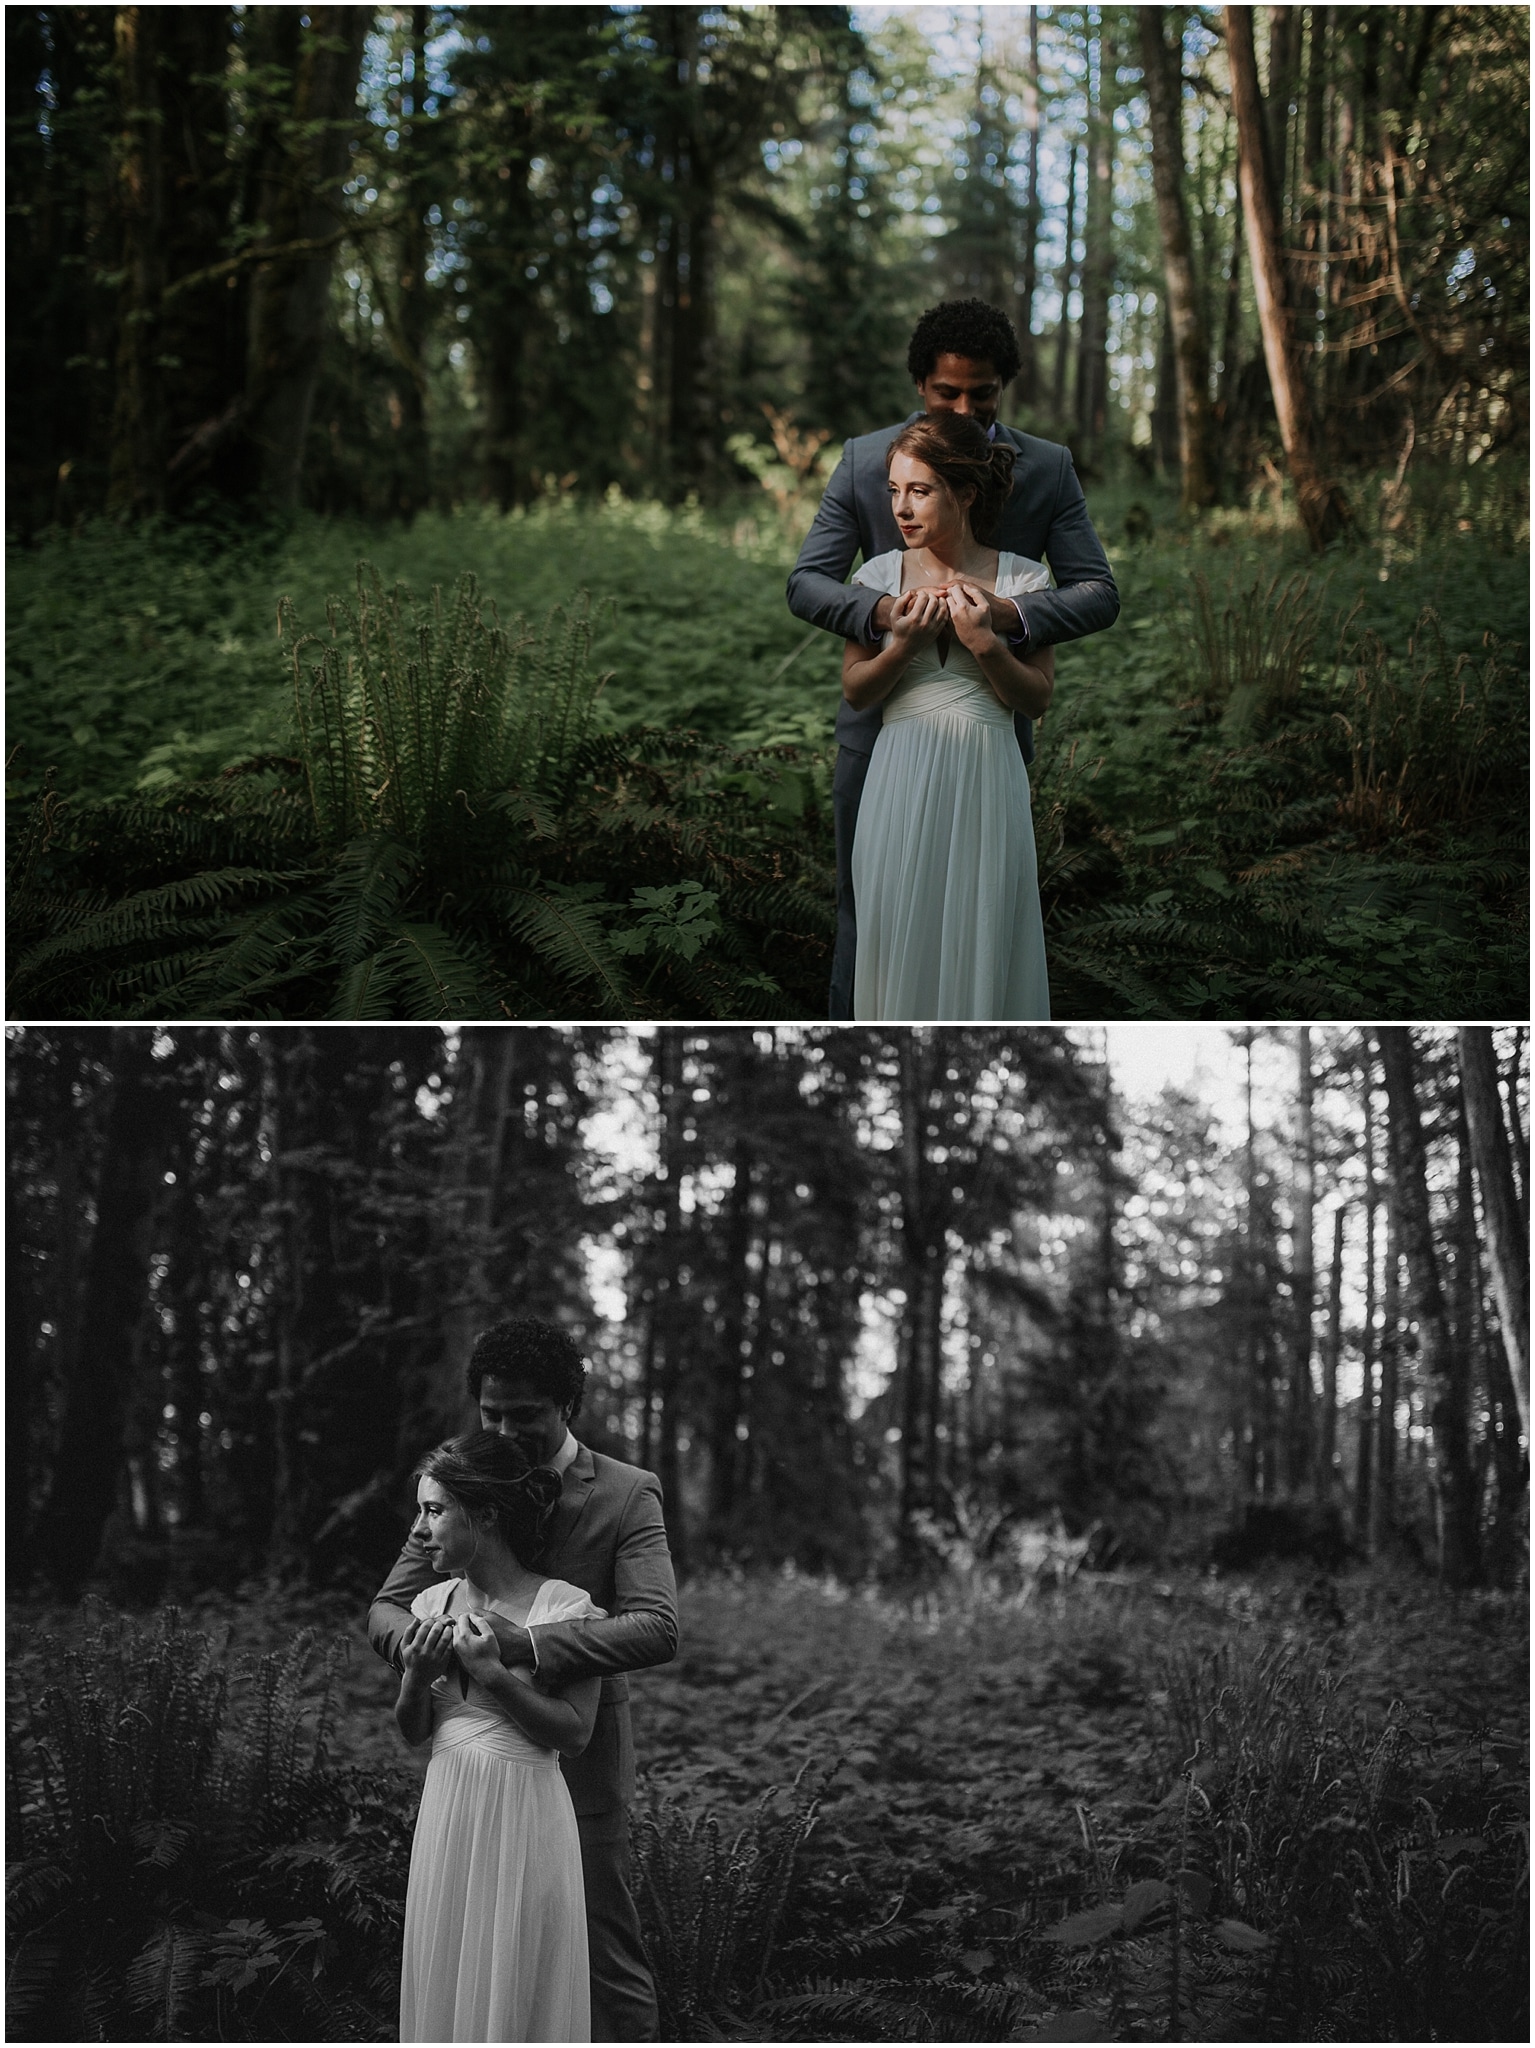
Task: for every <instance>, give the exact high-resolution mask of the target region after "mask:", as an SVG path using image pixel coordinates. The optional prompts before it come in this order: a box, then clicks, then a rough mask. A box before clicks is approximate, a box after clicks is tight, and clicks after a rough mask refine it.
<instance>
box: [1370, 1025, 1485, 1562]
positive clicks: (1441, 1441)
mask: <svg viewBox="0 0 1535 2048" xmlns="http://www.w3.org/2000/svg"><path fill="white" fill-rule="evenodd" d="M1379 1037H1380V1048H1381V1063H1382V1065H1383V1067H1384V1068H1385V1074H1386V1094H1387V1100H1388V1102H1389V1104H1390V1113H1391V1122H1392V1128H1393V1132H1394V1137H1395V1143H1394V1151H1395V1159H1396V1169H1397V1173H1398V1177H1399V1201H1400V1205H1401V1219H1402V1249H1403V1251H1404V1253H1405V1254H1406V1260H1407V1275H1408V1283H1409V1286H1410V1288H1411V1291H1412V1305H1413V1310H1414V1313H1415V1314H1416V1317H1417V1321H1418V1333H1419V1342H1420V1344H1421V1346H1422V1356H1423V1368H1424V1372H1425V1374H1426V1376H1427V1379H1428V1385H1429V1390H1430V1394H1431V1397H1432V1409H1431V1412H1430V1419H1431V1421H1432V1425H1433V1431H1434V1445H1435V1449H1436V1451H1437V1453H1438V1461H1439V1495H1440V1499H1441V1501H1442V1503H1443V1520H1442V1526H1443V1536H1442V1539H1441V1546H1440V1570H1441V1573H1442V1575H1443V1577H1444V1579H1445V1582H1446V1583H1447V1584H1448V1585H1451V1586H1468V1585H1473V1584H1475V1582H1476V1580H1477V1578H1478V1577H1479V1575H1480V1566H1481V1559H1480V1555H1479V1552H1480V1541H1479V1537H1478V1532H1477V1514H1476V1497H1475V1489H1474V1486H1473V1480H1472V1472H1471V1453H1470V1436H1469V1421H1470V1417H1469V1408H1470V1387H1469V1384H1468V1375H1467V1371H1466V1359H1465V1356H1464V1353H1463V1352H1461V1350H1460V1347H1459V1346H1458V1345H1456V1344H1454V1343H1453V1342H1452V1340H1451V1336H1450V1330H1449V1326H1448V1321H1447V1318H1446V1315H1445V1306H1444V1291H1443V1286H1442V1283H1441V1281H1440V1277H1439V1260H1438V1256H1437V1253H1436V1251H1435V1246H1434V1229H1433V1222H1432V1219H1431V1217H1430V1214H1429V1204H1428V1177H1427V1161H1426V1154H1425V1148H1424V1143H1423V1125H1422V1122H1421V1120H1420V1118H1419V1114H1418V1096H1417V1082H1416V1075H1415V1072H1414V1057H1413V1048H1412V1040H1411V1037H1410V1036H1409V1034H1408V1031H1407V1027H1406V1026H1405V1025H1401V1024H1397V1025H1390V1026H1388V1027H1386V1028H1385V1029H1383V1030H1382V1031H1381V1032H1380V1034H1379Z"/></svg>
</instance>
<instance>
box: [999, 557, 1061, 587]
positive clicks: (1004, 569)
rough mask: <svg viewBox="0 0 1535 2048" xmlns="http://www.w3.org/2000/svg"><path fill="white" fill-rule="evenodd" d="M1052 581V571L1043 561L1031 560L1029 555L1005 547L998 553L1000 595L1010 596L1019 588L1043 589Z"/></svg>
mask: <svg viewBox="0 0 1535 2048" xmlns="http://www.w3.org/2000/svg"><path fill="white" fill-rule="evenodd" d="M1049 581H1050V571H1049V570H1048V569H1047V568H1046V567H1045V565H1044V563H1043V562H1035V561H1031V560H1030V558H1029V557H1028V556H1027V555H1014V554H1010V553H1009V552H1008V550H1007V549H1006V548H1003V549H1002V550H1001V551H1000V552H999V553H998V555H997V581H996V589H997V592H998V594H999V596H1002V597H1009V596H1011V595H1012V594H1013V592H1015V591H1019V590H1043V589H1044V588H1045V587H1046V585H1047V584H1048V583H1049Z"/></svg>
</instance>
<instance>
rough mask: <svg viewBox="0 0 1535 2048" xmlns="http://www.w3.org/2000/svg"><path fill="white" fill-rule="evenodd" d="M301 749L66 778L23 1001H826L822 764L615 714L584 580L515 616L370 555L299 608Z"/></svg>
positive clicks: (470, 1005) (42, 816) (37, 835)
mask: <svg viewBox="0 0 1535 2048" xmlns="http://www.w3.org/2000/svg"><path fill="white" fill-rule="evenodd" d="M282 627H283V645H284V651H285V654H286V657H287V661H288V665H289V672H290V678H291V688H292V701H293V742H292V743H293V748H294V752H293V753H292V755H289V756H274V755H264V756H256V757H253V758H251V759H248V760H245V761H242V762H240V763H238V764H237V765H236V766H235V767H234V768H232V769H231V770H230V771H228V772H226V773H225V774H224V775H223V776H221V777H220V778H218V779H217V780H215V781H212V782H202V783H179V782H174V781H172V782H169V783H165V784H160V785H157V786H156V787H154V788H152V789H149V790H146V791H143V792H139V793H136V794H134V795H132V796H128V797H122V798H115V799H110V798H109V799H105V800H102V801H98V802H89V801H85V800H82V799H73V800H71V799H68V798H64V797H58V796H56V795H54V793H53V792H51V791H45V792H44V793H43V794H42V795H40V796H39V797H37V798H36V799H34V801H33V803H32V804H31V806H30V807H29V810H28V812H27V815H26V818H25V821H24V823H23V824H22V825H21V827H20V829H19V830H18V832H17V833H16V835H15V837H14V839H13V846H12V858H11V869H10V878H9V891H8V900H9V915H10V934H11V956H10V983H9V990H8V996H7V1003H8V1014H10V1015H13V1016H37V1015H44V1014H46V1015H50V1016H111V1017H123V1016H128V1017H132V1016H174V1017H185V1016H210V1017H223V1016H245V1017H252V1016H254V1017H291V1016H305V1017H308V1016H325V1017H333V1018H388V1017H394V1016H402V1015H403V1016H407V1017H416V1018H436V1017H520V1018H527V1017H546V1016H571V1015H582V1014H589V1015H594V1016H603V1017H647V1016H664V1015H674V1014H679V1013H682V1014H688V1015H703V1016H718V1017H730V1016H740V1015H766V1014H772V1013H773V1012H774V1011H776V1010H780V1009H783V1008H785V1007H794V1006H795V1005H798V1004H803V1003H805V1002H806V1001H807V1000H808V999H809V997H810V992H811V990H815V991H816V992H817V993H818V992H819V988H820V986H821V983H822V979H823V977H824V974H825V964H826V958H827V944H826V928H827V925H828V922H829V914H828V911H827V907H826V901H825V898H826V895H827V888H826V877H825V874H824V872H823V868H822V863H821V859H820V852H821V849H820V845H819V834H818V830H817V823H818V819H819V816H820V801H819V793H818V789H817V780H816V777H815V775H814V774H813V773H812V772H811V771H810V770H808V769H807V768H805V767H802V766H801V765H800V764H798V762H797V761H796V758H795V755H794V753H793V750H792V749H785V748H780V749H776V750H768V751H763V752H759V753H757V754H755V755H750V756H748V755H741V754H731V753H727V752H726V751H725V750H723V749H721V748H719V747H717V746H713V745H711V744H710V743H709V742H707V741H705V740H703V739H701V738H700V737H699V736H698V735H697V734H696V733H690V732H671V733H666V732H657V731H642V732H634V733H628V734H625V735H623V736H621V737H620V736H616V735H613V734H610V733H605V732H603V731H601V730H600V729H599V726H598V722H597V716H596V707H597V701H598V696H599V692H600V690H601V687H602V683H603V681H604V678H603V677H602V676H601V675H599V674H598V673H597V672H596V671H595V669H594V667H593V665H592V660H591V641H592V633H593V613H592V609H591V606H590V604H589V602H588V601H587V600H586V599H585V598H584V597H579V598H577V599H576V600H575V602H574V603H573V604H572V605H571V606H570V607H569V608H568V609H558V608H557V609H556V610H554V611H552V612H551V613H550V614H549V615H548V617H547V618H546V620H545V621H544V622H543V624H542V626H541V627H538V628H533V627H530V626H529V625H528V624H527V623H526V621H525V620H523V619H522V618H518V619H517V620H515V621H514V622H513V623H512V624H511V625H510V626H509V627H505V628H503V627H502V625H501V623H500V621H499V619H498V618H497V616H496V614H495V612H494V608H493V607H491V606H490V605H488V604H487V603H485V602H484V601H482V599H481V597H480V595H479V592H478V590H477V588H476V586H475V583H474V579H473V578H472V577H470V576H468V575H465V576H464V577H461V578H460V580H459V583H458V585H457V586H456V588H455V590H454V592H453V593H452V594H451V596H445V595H444V593H443V592H442V590H441V589H440V588H437V589H434V591H433V593H432V595H431V598H430V600H428V601H425V602H423V601H420V600H417V599H416V598H414V597H412V596H411V594H410V593H409V592H408V591H406V590H405V589H404V588H403V587H400V586H396V587H395V588H394V589H393V590H386V589H385V588H384V586H383V583H382V581H381V579H380V578H379V577H378V575H377V573H376V572H373V571H369V570H368V569H366V568H360V569H359V570H358V573H357V579H356V596H355V599H354V601H353V602H351V603H343V602H341V601H339V600H336V599H332V600H331V601H330V603H329V604H328V606H327V611H326V631H325V632H323V633H319V632H305V631H303V630H302V629H301V627H300V624H299V621H298V619H297V616H296V614H295V612H294V610H293V608H292V607H291V606H290V605H285V606H284V608H283V612H282Z"/></svg>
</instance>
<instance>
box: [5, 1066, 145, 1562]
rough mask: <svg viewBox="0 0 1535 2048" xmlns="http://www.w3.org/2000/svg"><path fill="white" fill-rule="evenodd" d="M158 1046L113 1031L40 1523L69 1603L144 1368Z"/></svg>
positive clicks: (110, 1488)
mask: <svg viewBox="0 0 1535 2048" xmlns="http://www.w3.org/2000/svg"><path fill="white" fill-rule="evenodd" d="M151 1042H152V1035H151V1033H150V1032H149V1031H148V1030H147V1029H145V1028H142V1027H134V1028H133V1029H131V1030H128V1029H125V1030H123V1031H121V1032H118V1033H116V1034H114V1045H113V1054H112V1067H113V1075H112V1081H113V1086H112V1108H111V1113H110V1116H109V1118H108V1121H107V1130H106V1138H105V1143H104V1147H103V1156H102V1163H101V1174H100V1179H99V1181H98V1184H97V1189H96V1228H95V1232H94V1234H93V1236H92V1239H91V1249H90V1254H89V1258H88V1260H87V1262H86V1269H85V1283H84V1288H83V1300H82V1303H81V1314H80V1330H81V1344H80V1347H79V1350H78V1352H77V1354H76V1356H75V1359H74V1360H73V1365H72V1370H71V1373H70V1377H69V1381H68V1385H67V1387H66V1389H65V1393H64V1412H63V1416H62V1421H61V1428H60V1435H59V1449H58V1456H57V1458H56V1460H55V1463H54V1469H53V1481H52V1485H51V1487H50V1489H49V1494H48V1501H47V1505H46V1506H45V1507H44V1509H43V1512H42V1514H41V1515H40V1517H39V1521H38V1530H37V1538H36V1541H37V1550H38V1555H39V1556H40V1557H41V1558H42V1559H43V1562H44V1569H45V1570H46V1571H47V1572H48V1574H49V1576H50V1578H51V1579H52V1580H53V1582H54V1584H55V1586H56V1587H57V1588H58V1590H59V1592H60V1593H61V1594H62V1595H63V1597H64V1598H65V1599H69V1600H73V1599H74V1598H76V1597H77V1595H78V1594H79V1592H80V1589H81V1587H82V1586H83V1585H84V1584H85V1581H86V1580H87V1579H88V1578H89V1576H90V1574H91V1572H92V1570H93V1569H94V1567H95V1564H96V1558H97V1553H98V1551H99V1550H100V1547H101V1532H102V1529H103V1527H104V1526H105V1524H106V1520H107V1517H108V1515H109V1514H110V1513H111V1511H112V1506H113V1503H114V1501H115V1500H116V1497H117V1488H118V1481H119V1478H120V1476H121V1472H122V1460H123V1449H124V1444H123V1430H124V1424H125V1422H126V1418H127V1413H128V1404H129V1401H130V1399H131V1396H132V1390H133V1384H134V1379H135V1376H136V1372H137V1368H138V1358H139V1343H140V1336H141V1332H142V1326H143V1312H144V1305H145V1301H146V1298H147V1289H148V1282H149V1255H150V1250H151V1247H152V1243H153V1224H154V1213H155V1197H156V1192H157V1189H158V1187H159V1185H160V1176H161V1170H162V1164H163V1154H164V1149H165V1110H164V1107H163V1100H162V1090H163V1086H164V1083H163V1082H162V1080H161V1079H160V1076H159V1074H158V1071H157V1066H156V1062H155V1059H154V1056H153V1053H152V1051H151Z"/></svg>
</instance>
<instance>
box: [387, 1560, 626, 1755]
mask: <svg viewBox="0 0 1535 2048" xmlns="http://www.w3.org/2000/svg"><path fill="white" fill-rule="evenodd" d="M463 1584H464V1581H463V1580H462V1579H439V1580H438V1581H437V1582H436V1584H435V1585H431V1586H428V1587H426V1588H425V1589H424V1590H423V1591H422V1592H420V1593H418V1594H417V1595H416V1597H415V1599H414V1600H412V1602H411V1603H410V1611H411V1613H412V1614H415V1615H419V1616H420V1617H421V1618H422V1619H423V1620H431V1619H434V1618H436V1617H437V1616H439V1615H444V1614H449V1613H451V1612H454V1611H455V1607H454V1594H455V1593H456V1592H457V1590H458V1588H459V1587H460V1586H462V1585H463ZM462 1609H463V1602H462V1601H459V1602H458V1611H462ZM474 1611H475V1612H476V1613H483V1612H484V1611H485V1610H484V1609H483V1608H476V1609H475V1610H474ZM491 1611H492V1612H494V1613H497V1614H501V1613H502V1612H503V1610H502V1609H500V1608H498V1607H495V1606H494V1605H492V1609H491ZM602 1613H603V1610H602V1609H601V1608H600V1607H597V1606H594V1605H593V1603H592V1601H591V1599H590V1598H589V1597H588V1595H587V1594H585V1593H583V1592H582V1590H581V1588H580V1587H579V1586H571V1585H567V1584H566V1583H565V1581H564V1580H563V1579H545V1580H544V1582H543V1584H542V1585H541V1586H540V1587H539V1589H538V1591H537V1592H536V1593H535V1594H534V1596H533V1604H532V1606H531V1607H530V1608H529V1609H528V1616H527V1620H526V1621H525V1622H524V1623H523V1624H522V1626H523V1627H525V1628H537V1627H539V1626H540V1625H541V1624H542V1623H545V1622H551V1621H577V1620H581V1619H583V1618H600V1617H601V1615H602ZM504 1618H505V1619H506V1620H507V1621H515V1620H516V1619H517V1617H516V1616H515V1615H511V1614H507V1615H505V1616H504ZM464 1742H472V1743H474V1744H475V1746H476V1747H477V1748H480V1749H489V1750H493V1751H494V1752H495V1754H496V1755H497V1756H503V1757H506V1758H508V1759H509V1760H510V1761H511V1762H513V1763H540V1764H554V1763H555V1762H556V1761H557V1760H558V1759H557V1753H556V1752H555V1751H554V1750H552V1749H549V1748H547V1747H546V1746H545V1745H544V1744H542V1743H538V1742H535V1741H534V1740H533V1738H532V1737H531V1736H530V1735H527V1734H525V1733H524V1732H523V1730H522V1729H521V1728H519V1727H518V1725H517V1723H516V1722H515V1721H514V1720H513V1719H512V1717H511V1716H510V1714H508V1713H507V1711H506V1709H505V1708H504V1707H503V1706H502V1705H501V1702H500V1701H499V1700H498V1699H496V1697H495V1696H494V1694H492V1693H489V1692H487V1691H486V1690H485V1688H484V1686H482V1685H479V1684H477V1683H476V1682H475V1680H474V1679H472V1678H471V1679H470V1680H469V1684H468V1689H467V1691H463V1692H461V1691H460V1689H459V1677H458V1674H457V1672H456V1671H450V1672H449V1673H448V1674H447V1675H446V1676H445V1677H442V1678H439V1679H436V1680H434V1681H433V1684H432V1754H433V1755H434V1756H436V1755H437V1754H438V1753H439V1752H440V1751H443V1750H447V1749H455V1748H457V1747H458V1746H459V1744H460V1743H464Z"/></svg>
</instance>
